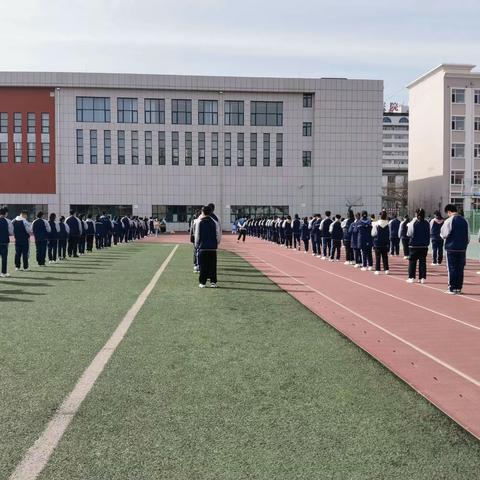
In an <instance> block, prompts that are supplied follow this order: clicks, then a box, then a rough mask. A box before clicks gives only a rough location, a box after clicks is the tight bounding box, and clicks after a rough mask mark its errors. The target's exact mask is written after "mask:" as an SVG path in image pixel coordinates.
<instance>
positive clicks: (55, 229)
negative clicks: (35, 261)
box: [48, 213, 60, 263]
mask: <svg viewBox="0 0 480 480" xmlns="http://www.w3.org/2000/svg"><path fill="white" fill-rule="evenodd" d="M48 223H49V225H50V233H49V234H48V263H55V262H56V261H57V257H58V236H59V233H60V226H59V225H58V222H57V216H56V215H55V214H54V213H51V214H50V218H49V221H48Z"/></svg>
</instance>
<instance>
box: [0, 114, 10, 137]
mask: <svg viewBox="0 0 480 480" xmlns="http://www.w3.org/2000/svg"><path fill="white" fill-rule="evenodd" d="M7 132H8V113H7V112H1V113H0V133H7Z"/></svg>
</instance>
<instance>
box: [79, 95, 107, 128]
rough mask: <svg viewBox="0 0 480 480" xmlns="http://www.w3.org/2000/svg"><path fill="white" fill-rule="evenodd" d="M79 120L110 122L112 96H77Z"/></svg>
mask: <svg viewBox="0 0 480 480" xmlns="http://www.w3.org/2000/svg"><path fill="white" fill-rule="evenodd" d="M77 122H101V123H108V122H110V98H108V97H77Z"/></svg>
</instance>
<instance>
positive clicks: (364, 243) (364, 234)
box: [357, 210, 373, 271]
mask: <svg viewBox="0 0 480 480" xmlns="http://www.w3.org/2000/svg"><path fill="white" fill-rule="evenodd" d="M357 231H358V240H357V242H358V247H359V248H360V251H361V252H362V271H366V270H372V268H373V256H372V246H373V242H372V222H371V220H370V219H369V218H368V212H367V211H365V210H364V211H363V212H362V218H361V219H360V220H359V221H358V224H357Z"/></svg>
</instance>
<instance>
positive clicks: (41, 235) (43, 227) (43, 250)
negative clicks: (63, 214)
mask: <svg viewBox="0 0 480 480" xmlns="http://www.w3.org/2000/svg"><path fill="white" fill-rule="evenodd" d="M32 232H33V235H34V237H35V247H36V254H37V255H36V256H37V263H38V265H39V266H40V267H45V266H46V265H45V261H46V258H47V242H48V234H49V233H50V224H49V223H48V222H47V221H46V220H44V219H43V212H38V213H37V218H36V219H35V220H34V222H33V223H32Z"/></svg>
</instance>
